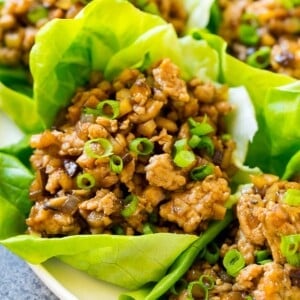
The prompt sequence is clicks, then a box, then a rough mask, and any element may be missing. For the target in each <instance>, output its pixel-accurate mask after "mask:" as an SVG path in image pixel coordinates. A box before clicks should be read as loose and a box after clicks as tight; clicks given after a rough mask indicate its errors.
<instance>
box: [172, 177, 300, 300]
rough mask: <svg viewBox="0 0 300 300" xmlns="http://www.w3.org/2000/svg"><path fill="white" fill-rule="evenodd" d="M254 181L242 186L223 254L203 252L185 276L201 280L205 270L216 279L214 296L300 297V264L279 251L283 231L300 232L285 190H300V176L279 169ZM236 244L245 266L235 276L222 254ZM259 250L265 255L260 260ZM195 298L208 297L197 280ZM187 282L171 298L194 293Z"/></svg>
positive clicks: (214, 299)
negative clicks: (291, 177) (210, 256)
mask: <svg viewBox="0 0 300 300" xmlns="http://www.w3.org/2000/svg"><path fill="white" fill-rule="evenodd" d="M252 181H253V185H251V186H249V187H245V188H244V189H243V190H242V191H241V195H240V197H239V199H238V203H237V207H236V216H237V221H236V223H235V224H232V225H231V228H230V229H229V230H227V233H226V235H225V237H221V238H219V241H217V242H218V246H219V249H220V253H219V254H220V257H219V259H218V260H217V261H216V262H215V263H209V262H207V261H205V260H204V258H203V255H202V257H201V256H200V257H199V259H198V260H197V261H196V262H195V263H194V265H193V266H192V267H191V268H190V270H189V271H188V272H187V273H186V275H185V277H184V281H185V282H193V281H196V282H197V281H198V280H199V278H200V277H201V276H203V275H205V276H207V278H209V279H210V280H212V282H213V283H214V284H213V286H212V288H211V289H209V291H208V298H206V299H211V300H242V299H253V300H254V299H255V300H275V299H276V300H281V299H282V300H297V299H300V280H299V279H300V268H296V267H292V266H291V265H290V264H288V263H287V262H286V259H285V258H284V257H283V256H282V254H281V251H280V241H281V236H286V235H291V234H299V233H300V222H299V221H300V208H299V206H291V205H287V204H286V203H285V202H284V201H283V198H284V195H285V193H286V191H287V190H289V189H296V190H298V191H300V183H299V182H287V181H280V180H279V179H278V177H277V176H274V175H259V176H255V177H253V178H252ZM231 249H236V250H238V251H239V252H240V253H241V254H242V256H243V258H244V260H245V266H244V267H243V268H242V269H241V270H240V272H239V273H238V274H237V275H235V276H230V275H228V273H227V272H226V270H225V268H224V266H223V263H222V261H223V259H224V256H225V255H226V253H228V251H230V250H231ZM258 253H264V255H266V257H265V258H263V260H260V259H259V258H258V257H259V256H258ZM190 294H192V295H193V299H195V300H196V299H204V290H203V288H201V286H200V285H197V284H195V285H194V286H193V288H192V291H191V292H190ZM189 296H190V295H189V292H188V290H187V289H186V288H184V289H182V290H181V291H179V292H178V294H177V295H174V294H171V295H170V297H169V299H172V300H175V299H177V300H179V299H190V298H188V297H189Z"/></svg>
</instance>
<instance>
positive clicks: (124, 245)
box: [0, 233, 197, 289]
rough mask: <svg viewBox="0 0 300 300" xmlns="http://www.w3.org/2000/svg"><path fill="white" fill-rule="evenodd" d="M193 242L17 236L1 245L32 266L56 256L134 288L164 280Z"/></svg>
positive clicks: (155, 237) (185, 238) (175, 237)
mask: <svg viewBox="0 0 300 300" xmlns="http://www.w3.org/2000/svg"><path fill="white" fill-rule="evenodd" d="M196 239H197V236H195V235H184V234H171V233H157V234H150V235H142V236H117V235H105V234H101V235H77V236H76V235H75V236H69V237H63V238H40V237H36V236H31V235H19V236H16V237H11V238H8V239H5V240H3V241H0V243H1V244H3V245H4V246H6V247H7V248H9V249H10V250H11V251H13V252H14V253H16V254H17V255H19V256H20V257H22V258H23V259H25V260H27V261H29V262H31V263H35V264H36V263H42V262H44V261H46V260H47V259H49V258H51V257H57V258H59V259H60V260H62V261H64V262H66V263H68V264H70V265H71V266H73V267H75V268H77V269H79V270H83V271H85V272H87V273H88V274H90V275H91V276H94V277H96V278H98V279H101V280H105V281H107V282H111V283H114V284H116V285H119V286H122V287H125V288H128V289H136V288H139V287H141V286H143V285H144V284H146V283H149V282H156V281H158V280H159V279H160V278H161V277H163V276H164V275H165V272H166V271H167V269H168V268H169V267H170V266H171V265H172V263H173V262H174V260H175V259H176V258H177V257H178V256H179V255H180V254H181V253H182V252H183V251H184V250H185V249H187V248H188V247H189V245H191V244H192V243H193V242H194V241H195V240H196ZM141 263H142V266H143V271H142V272H141Z"/></svg>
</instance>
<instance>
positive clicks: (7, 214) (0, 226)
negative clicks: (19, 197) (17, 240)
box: [0, 195, 26, 240]
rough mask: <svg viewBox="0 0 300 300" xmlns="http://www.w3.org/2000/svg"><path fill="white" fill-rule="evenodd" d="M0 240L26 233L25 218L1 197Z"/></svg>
mask: <svg viewBox="0 0 300 300" xmlns="http://www.w3.org/2000/svg"><path fill="white" fill-rule="evenodd" d="M0 207H1V209H0V240H2V239H6V238H9V237H10V236H14V235H17V234H20V233H22V232H24V231H25V229H26V225H25V217H24V214H23V213H22V212H20V210H19V209H17V208H16V207H15V206H14V205H13V204H12V203H10V202H9V201H7V199H6V198H3V197H2V195H0Z"/></svg>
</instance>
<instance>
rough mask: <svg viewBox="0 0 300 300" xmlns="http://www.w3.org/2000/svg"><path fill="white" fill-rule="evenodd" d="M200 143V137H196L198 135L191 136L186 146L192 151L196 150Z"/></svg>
mask: <svg viewBox="0 0 300 300" xmlns="http://www.w3.org/2000/svg"><path fill="white" fill-rule="evenodd" d="M200 142H201V137H200V136H198V135H195V134H193V135H192V137H191V138H190V139H189V141H188V145H189V146H190V147H191V148H192V149H194V148H197V147H198V145H199V144H200Z"/></svg>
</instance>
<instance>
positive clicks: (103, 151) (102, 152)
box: [84, 138, 113, 158]
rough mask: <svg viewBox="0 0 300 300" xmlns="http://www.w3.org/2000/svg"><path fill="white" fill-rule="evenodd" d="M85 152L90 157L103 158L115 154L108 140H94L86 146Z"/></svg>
mask: <svg viewBox="0 0 300 300" xmlns="http://www.w3.org/2000/svg"><path fill="white" fill-rule="evenodd" d="M84 152H85V153H86V155H87V156H88V157H92V158H103V157H107V156H110V155H111V154H112V153H113V146H112V144H111V142H110V141H109V140H107V139H104V138H98V139H92V140H89V141H87V142H86V143H85V144H84Z"/></svg>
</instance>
